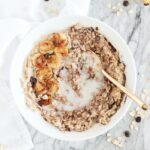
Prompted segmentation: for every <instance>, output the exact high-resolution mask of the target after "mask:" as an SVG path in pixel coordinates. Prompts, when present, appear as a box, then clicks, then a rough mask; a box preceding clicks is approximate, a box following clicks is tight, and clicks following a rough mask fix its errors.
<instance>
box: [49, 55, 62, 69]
mask: <svg viewBox="0 0 150 150" xmlns="http://www.w3.org/2000/svg"><path fill="white" fill-rule="evenodd" d="M61 58H62V57H61V55H60V54H57V53H56V54H54V55H51V56H50V58H49V59H48V60H47V62H48V66H49V67H50V68H59V67H60V65H61Z"/></svg>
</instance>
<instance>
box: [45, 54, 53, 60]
mask: <svg viewBox="0 0 150 150" xmlns="http://www.w3.org/2000/svg"><path fill="white" fill-rule="evenodd" d="M51 55H52V54H49V53H46V54H44V57H45V59H49V57H50V56H51Z"/></svg>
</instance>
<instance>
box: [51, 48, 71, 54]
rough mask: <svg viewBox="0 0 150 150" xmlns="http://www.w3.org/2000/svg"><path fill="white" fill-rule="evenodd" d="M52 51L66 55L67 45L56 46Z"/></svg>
mask: <svg viewBox="0 0 150 150" xmlns="http://www.w3.org/2000/svg"><path fill="white" fill-rule="evenodd" d="M54 51H55V52H56V53H59V54H61V55H62V56H67V55H68V52H69V51H68V48H67V47H56V48H55V50H54Z"/></svg>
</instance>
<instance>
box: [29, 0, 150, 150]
mask: <svg viewBox="0 0 150 150" xmlns="http://www.w3.org/2000/svg"><path fill="white" fill-rule="evenodd" d="M117 2H121V0H92V1H91V5H90V9H89V16H92V17H94V18H97V19H98V20H101V21H104V22H105V23H107V24H108V25H110V26H111V27H112V28H114V29H115V30H116V31H118V32H119V33H120V35H121V36H122V37H123V38H124V39H125V41H126V42H127V44H128V45H129V47H130V49H131V52H132V53H133V55H134V58H135V62H136V67H137V73H138V80H137V89H136V94H137V95H138V96H140V93H141V91H142V89H143V88H150V82H147V80H146V79H147V78H148V76H149V77H150V6H147V7H144V6H143V5H142V3H141V2H139V1H136V0H130V2H131V5H130V6H129V7H127V8H125V9H124V11H123V13H122V14H121V15H120V16H117V15H116V13H114V12H112V11H111V10H110V9H109V8H107V4H108V3H114V4H115V3H117ZM130 7H131V8H130ZM128 9H132V10H133V14H128ZM149 98H150V97H148V98H147V99H146V100H147V101H148V102H150V100H149ZM133 107H135V105H134V104H133V105H132V108H130V109H131V110H132V109H133ZM130 121H131V118H130V117H129V115H128V114H127V115H126V116H125V117H124V118H123V120H122V121H120V122H119V123H118V124H117V126H115V127H114V128H113V129H111V131H110V133H111V134H112V135H114V136H119V135H121V133H122V132H123V131H124V130H126V129H128V127H129V122H130ZM149 127H150V117H148V118H147V119H146V120H145V121H143V122H142V123H140V125H139V131H138V132H132V134H131V137H130V138H129V139H126V141H125V144H124V147H123V148H122V150H150V144H149V143H150V142H149V141H150V135H149ZM28 128H29V131H30V133H31V135H32V140H33V143H34V148H33V150H118V149H119V148H117V147H115V146H114V145H112V144H110V143H108V142H107V141H106V135H102V136H99V137H96V138H94V139H91V140H87V141H81V142H65V141H60V140H56V139H53V138H50V137H47V136H45V135H43V134H41V133H39V132H38V131H36V130H35V129H33V128H32V127H31V126H30V125H28Z"/></svg>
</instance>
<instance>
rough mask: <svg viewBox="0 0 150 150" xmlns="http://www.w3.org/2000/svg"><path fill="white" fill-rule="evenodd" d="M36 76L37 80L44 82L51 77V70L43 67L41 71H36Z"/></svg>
mask: <svg viewBox="0 0 150 150" xmlns="http://www.w3.org/2000/svg"><path fill="white" fill-rule="evenodd" d="M36 76H37V78H38V79H39V80H41V81H42V80H46V79H50V78H51V77H52V69H51V68H48V67H44V68H42V69H39V70H37V72H36Z"/></svg>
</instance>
